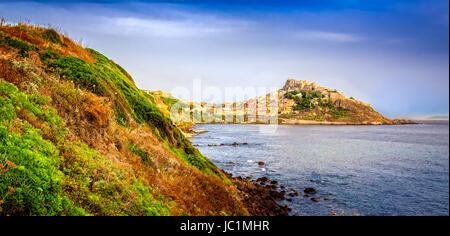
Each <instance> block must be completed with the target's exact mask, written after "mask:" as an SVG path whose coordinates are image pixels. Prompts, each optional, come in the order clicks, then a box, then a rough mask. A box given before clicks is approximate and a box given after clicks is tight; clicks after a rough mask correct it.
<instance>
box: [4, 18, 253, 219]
mask: <svg viewBox="0 0 450 236" xmlns="http://www.w3.org/2000/svg"><path fill="white" fill-rule="evenodd" d="M156 99H158V98H156ZM0 105H1V106H0V215H248V214H251V213H252V209H248V208H247V207H246V206H245V205H244V203H243V200H242V199H243V197H242V196H244V193H242V192H240V191H239V190H237V189H236V188H235V187H234V185H233V184H232V181H231V180H230V178H229V177H227V176H226V175H225V174H224V173H223V172H222V171H221V170H219V169H218V168H217V167H216V166H215V165H214V164H213V163H212V162H211V161H210V160H209V159H208V158H206V157H204V156H202V155H201V153H200V152H199V151H198V150H197V149H196V148H194V147H193V146H192V144H191V142H190V141H189V140H188V139H186V138H185V136H184V135H183V133H182V132H181V131H180V130H179V129H178V128H177V127H176V126H174V124H173V123H172V121H171V120H170V119H169V118H168V117H167V116H166V115H164V114H163V113H162V112H161V110H160V109H159V108H158V106H157V104H156V102H155V97H153V96H152V95H150V94H148V93H145V92H143V91H141V90H139V89H138V88H137V87H136V86H135V83H134V81H133V79H132V77H131V76H130V75H129V74H128V73H127V72H126V71H125V70H124V69H123V68H122V67H120V66H119V65H117V64H116V63H114V62H113V61H112V60H110V59H108V58H107V57H105V56H103V55H102V54H100V53H99V52H97V51H95V50H93V49H86V48H83V47H82V46H80V45H79V44H77V43H75V42H73V41H72V40H70V39H69V38H68V37H66V36H64V35H62V34H60V33H58V32H56V31H55V30H53V29H49V28H44V27H39V26H33V25H26V24H18V25H7V24H3V23H2V25H1V26H0Z"/></svg>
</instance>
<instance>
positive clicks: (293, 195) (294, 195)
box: [288, 193, 298, 197]
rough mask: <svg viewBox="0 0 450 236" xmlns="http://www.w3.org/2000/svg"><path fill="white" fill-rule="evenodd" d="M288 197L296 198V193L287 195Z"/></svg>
mask: <svg viewBox="0 0 450 236" xmlns="http://www.w3.org/2000/svg"><path fill="white" fill-rule="evenodd" d="M288 196H289V197H296V196H298V193H289V194H288Z"/></svg>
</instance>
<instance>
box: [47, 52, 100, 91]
mask: <svg viewBox="0 0 450 236" xmlns="http://www.w3.org/2000/svg"><path fill="white" fill-rule="evenodd" d="M47 56H54V55H51V54H50V53H49V52H48V51H46V52H45V54H44V56H43V57H44V58H45V57H47ZM50 66H51V67H53V68H56V69H58V72H59V73H60V74H61V77H62V78H65V79H68V80H71V81H73V82H74V83H75V84H77V85H79V86H81V87H83V88H85V89H87V90H88V91H91V92H93V93H95V94H97V95H100V96H104V95H105V94H106V88H105V86H104V85H103V83H102V82H101V81H100V80H99V78H100V77H101V75H100V74H99V72H98V71H97V70H96V68H95V67H93V66H92V65H91V64H90V63H89V62H86V61H84V60H82V59H80V58H77V57H71V56H69V57H61V58H57V59H55V60H53V61H52V64H51V65H50Z"/></svg>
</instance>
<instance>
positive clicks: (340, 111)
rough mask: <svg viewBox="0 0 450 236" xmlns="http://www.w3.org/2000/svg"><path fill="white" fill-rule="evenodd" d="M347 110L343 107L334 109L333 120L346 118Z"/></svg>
mask: <svg viewBox="0 0 450 236" xmlns="http://www.w3.org/2000/svg"><path fill="white" fill-rule="evenodd" d="M348 112H349V110H348V109H346V108H343V107H336V108H334V109H333V110H332V115H333V118H335V119H340V118H343V117H347V116H348Z"/></svg>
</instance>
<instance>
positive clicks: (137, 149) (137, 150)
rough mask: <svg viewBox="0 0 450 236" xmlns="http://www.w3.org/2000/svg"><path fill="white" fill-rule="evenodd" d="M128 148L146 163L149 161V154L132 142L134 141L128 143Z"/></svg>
mask: <svg viewBox="0 0 450 236" xmlns="http://www.w3.org/2000/svg"><path fill="white" fill-rule="evenodd" d="M128 150H130V151H131V152H132V153H134V154H136V155H138V156H140V157H141V159H142V161H143V162H144V163H148V162H149V161H150V156H149V155H148V153H147V152H146V151H144V150H142V148H140V147H139V146H137V145H136V144H134V143H130V144H128Z"/></svg>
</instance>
